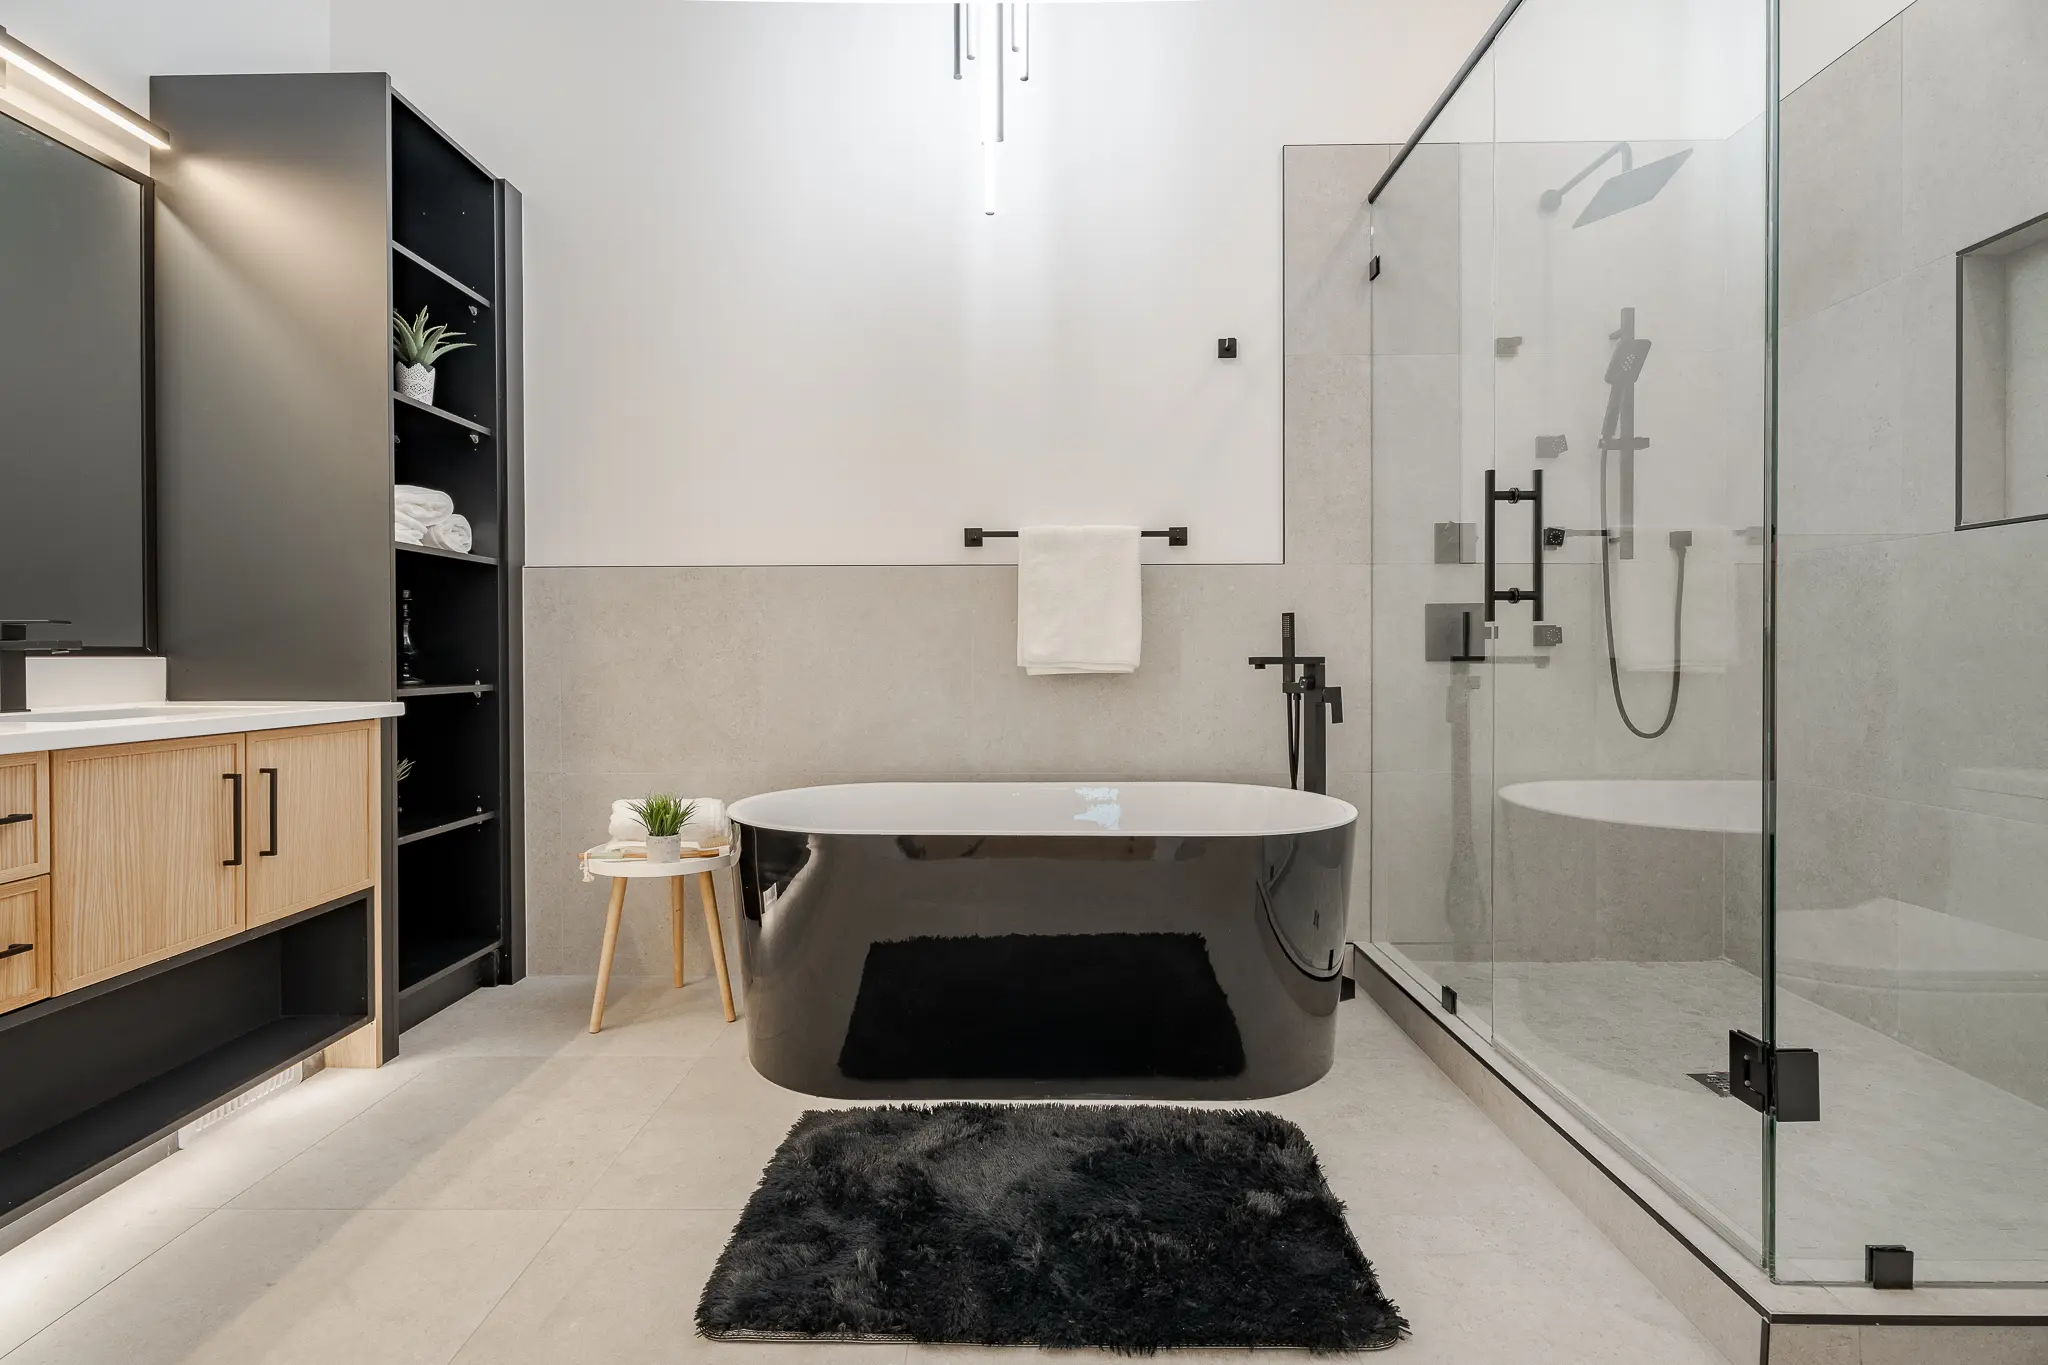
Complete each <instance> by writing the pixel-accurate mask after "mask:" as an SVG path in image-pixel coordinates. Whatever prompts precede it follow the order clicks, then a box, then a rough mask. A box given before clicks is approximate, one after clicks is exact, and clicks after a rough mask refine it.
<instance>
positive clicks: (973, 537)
mask: <svg viewBox="0 0 2048 1365" xmlns="http://www.w3.org/2000/svg"><path fill="white" fill-rule="evenodd" d="M965 534H966V537H967V548H968V549H970V550H979V549H980V548H981V543H982V542H983V541H984V540H1015V539H1016V538H1017V533H1016V532H1015V531H984V530H982V529H981V528H980V527H979V526H970V527H968V528H967V530H966V532H965ZM1138 534H1139V535H1141V536H1143V537H1145V539H1147V540H1163V541H1165V542H1166V543H1167V544H1168V545H1185V544H1187V543H1188V528H1187V527H1185V526H1169V527H1167V528H1166V529H1165V530H1164V531H1140V532H1138Z"/></svg>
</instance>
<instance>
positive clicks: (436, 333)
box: [391, 308, 476, 403]
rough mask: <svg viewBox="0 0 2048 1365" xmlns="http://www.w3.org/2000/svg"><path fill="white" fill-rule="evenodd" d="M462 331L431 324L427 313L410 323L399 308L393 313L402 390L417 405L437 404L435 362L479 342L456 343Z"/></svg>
mask: <svg viewBox="0 0 2048 1365" xmlns="http://www.w3.org/2000/svg"><path fill="white" fill-rule="evenodd" d="M461 335H462V333H461V332H451V331H449V330H448V328H447V326H446V325H445V324H442V323H435V324H434V325H433V326H428V325H427V310H426V309H424V308H422V309H420V315H419V316H418V317H416V318H414V319H413V320H412V321H410V322H407V321H406V320H405V315H404V314H403V313H400V312H399V311H398V310H397V309H396V308H394V309H392V310H391V349H392V352H393V353H394V354H395V355H396V356H397V357H398V362H397V366H396V369H397V373H398V391H399V392H400V393H402V394H404V395H405V396H406V397H407V398H410V399H413V400H415V401H416V402H421V403H431V402H433V401H434V362H435V361H437V360H439V359H440V358H441V357H442V356H444V355H447V354H448V353H449V352H450V351H459V350H461V349H462V348H463V347H465V346H473V345H475V344H476V343H475V342H470V341H456V340H454V339H453V338H455V337H459V336H461Z"/></svg>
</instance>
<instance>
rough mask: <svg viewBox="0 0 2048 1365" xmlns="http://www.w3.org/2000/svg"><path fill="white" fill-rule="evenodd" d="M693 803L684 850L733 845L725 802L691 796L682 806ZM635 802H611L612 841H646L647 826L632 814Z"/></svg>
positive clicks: (685, 835)
mask: <svg viewBox="0 0 2048 1365" xmlns="http://www.w3.org/2000/svg"><path fill="white" fill-rule="evenodd" d="M692 803H694V804H695V805H696V807H697V809H696V810H694V811H692V812H690V823H689V824H687V825H684V826H683V847H684V848H697V849H704V848H721V847H723V846H725V845H726V844H729V843H731V842H732V822H731V821H730V820H728V819H726V818H725V802H723V801H721V800H719V799H718V798H717V797H715V796H692V797H687V798H685V799H684V801H683V804H684V805H686V806H687V805H690V804H692ZM634 805H635V802H634V801H614V802H612V823H611V829H610V831H609V833H610V834H611V836H612V838H613V839H614V840H622V841H624V842H627V843H641V842H643V841H645V840H646V838H647V826H645V825H643V824H641V823H640V817H639V816H637V815H635V814H633V806H634Z"/></svg>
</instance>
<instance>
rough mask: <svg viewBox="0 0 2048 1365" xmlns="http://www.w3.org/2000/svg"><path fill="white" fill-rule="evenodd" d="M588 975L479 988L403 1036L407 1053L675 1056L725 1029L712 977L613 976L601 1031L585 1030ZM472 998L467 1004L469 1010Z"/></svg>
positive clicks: (693, 1053) (701, 1047) (705, 1047)
mask: <svg viewBox="0 0 2048 1365" xmlns="http://www.w3.org/2000/svg"><path fill="white" fill-rule="evenodd" d="M596 989H597V978H596V977H594V976H529V977H527V978H526V979H525V980H523V981H520V982H517V983H516V984H514V985H510V986H500V987H498V988H496V989H495V990H488V991H478V992H477V993H476V994H475V995H473V996H470V997H468V999H466V1000H465V1001H464V1002H463V1008H462V1009H459V1010H443V1011H441V1013H439V1014H437V1015H435V1016H434V1017H433V1018H431V1019H429V1020H427V1021H426V1022H425V1023H423V1024H420V1025H419V1026H418V1027H416V1028H414V1029H412V1030H411V1031H410V1032H408V1033H407V1034H406V1035H405V1038H404V1041H403V1046H404V1049H405V1051H406V1053H408V1054H411V1053H426V1054H432V1055H434V1056H440V1057H454V1056H482V1057H571V1056H573V1057H585V1056H605V1057H678V1058H696V1057H701V1056H703V1055H704V1054H705V1053H706V1052H708V1051H710V1050H711V1047H712V1044H713V1042H714V1041H715V1040H716V1039H717V1038H718V1037H719V1035H720V1034H721V1033H723V1032H725V1030H726V1027H727V1026H726V1022H725V1012H724V1009H723V1007H722V1006H721V1005H720V1003H719V999H718V986H717V983H716V982H714V981H709V980H705V981H695V980H693V981H691V982H690V984H689V985H688V986H686V987H684V988H683V989H682V990H677V989H675V988H674V987H673V986H671V985H670V984H669V982H668V981H667V980H665V979H661V980H657V979H654V978H650V977H621V976H614V977H613V978H612V980H611V988H610V989H609V990H608V991H606V993H605V1008H604V1029H603V1031H602V1032H600V1033H592V1032H590V1028H589V1025H590V1003H591V999H592V996H593V994H594V992H595V991H596ZM471 1002H474V1007H473V1008H472V1007H471Z"/></svg>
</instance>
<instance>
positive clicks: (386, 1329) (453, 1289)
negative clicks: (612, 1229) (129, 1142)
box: [8, 1209, 561, 1365]
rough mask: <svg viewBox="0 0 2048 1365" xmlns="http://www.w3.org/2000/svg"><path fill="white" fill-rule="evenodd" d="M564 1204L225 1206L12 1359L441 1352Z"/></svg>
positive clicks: (417, 1364) (464, 1332)
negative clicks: (322, 1208) (425, 1208)
mask: <svg viewBox="0 0 2048 1365" xmlns="http://www.w3.org/2000/svg"><path fill="white" fill-rule="evenodd" d="M560 1222H561V1215H560V1214H552V1213H508V1212H478V1211H469V1210H464V1211H434V1212H420V1211H393V1212H363V1211H358V1212H354V1213H342V1212H306V1211H281V1210H268V1209H265V1210H242V1209H224V1210H221V1211H219V1212H216V1213H213V1214H210V1215H208V1216H207V1218H206V1219H205V1221H204V1222H202V1223H200V1224H199V1225H198V1226H197V1227H195V1228H193V1229H192V1230H191V1231H190V1232H187V1233H186V1234H185V1235H184V1236H182V1237H180V1238H178V1239H177V1240H176V1241H175V1242H172V1243H171V1244H170V1245H169V1246H167V1247H165V1248H164V1249H163V1250H161V1251H159V1252H157V1253H156V1254H155V1255H154V1256H151V1257H150V1258H149V1259H148V1260H146V1261H144V1262H143V1263H142V1264H141V1265H139V1266H137V1267H136V1268H135V1269H133V1270H131V1271H130V1272H128V1274H126V1275H124V1276H122V1277H121V1278H120V1279H119V1280H117V1281H116V1282H115V1283H114V1284H113V1285H111V1286H110V1287H108V1288H107V1289H105V1290H102V1291H101V1292H100V1293H98V1294H96V1295H94V1296H93V1297H92V1298H91V1299H89V1300H87V1301H86V1302H85V1303H84V1304H83V1305H81V1306H79V1307H78V1308H76V1309H73V1310H72V1311H71V1312H70V1313H68V1314H66V1315H65V1316H64V1317H62V1318H61V1319H59V1320H58V1321H57V1322H56V1323H55V1324H54V1325H52V1326H51V1327H50V1328H48V1329H47V1330H45V1331H44V1332H42V1333H41V1334H39V1335H38V1336H36V1337H35V1338H33V1339H32V1340H30V1341H29V1342H28V1343H27V1344H26V1345H24V1346H22V1347H21V1348H20V1349H19V1350H18V1351H16V1352H15V1353H14V1354H13V1355H10V1356H9V1357H8V1362H9V1365H43V1363H44V1362H48V1365H182V1363H184V1362H191V1363H192V1365H198V1363H199V1362H204V1365H257V1363H258V1362H263V1363H264V1365H271V1363H273V1362H275V1363H276V1365H283V1362H290V1363H291V1365H328V1363H329V1362H332V1365H370V1363H371V1362H374V1365H443V1362H446V1361H447V1360H449V1359H450V1358H451V1357H452V1356H453V1355H454V1354H455V1352H456V1351H457V1350H459V1349H460V1348H461V1346H462V1343H463V1342H464V1341H465V1340H466V1339H467V1338H468V1337H469V1335H470V1334H471V1333H472V1332H473V1331H474V1330H475V1329H476V1327H477V1325H478V1324H479V1323H481V1322H482V1321H483V1320H484V1317H485V1315H486V1314H487V1313H489V1312H490V1310H491V1307H492V1305H494V1304H495V1303H496V1302H497V1301H498V1299H499V1297H500V1296H501V1295H502V1294H504V1292H505V1290H506V1288H507V1287H508V1286H509V1285H511V1284H512V1282H513V1281H514V1280H515V1279H516V1278H517V1277H518V1275H519V1273H520V1272H521V1271H522V1270H523V1269H525V1267H526V1265H527V1263H528V1262H529V1261H531V1260H532V1259H533V1257H534V1256H535V1254H536V1253H537V1252H539V1250H540V1249H541V1247H542V1245H543V1244H544V1243H545V1242H546V1241H547V1239H548V1237H549V1235H550V1234H551V1233H553V1232H554V1230H555V1228H556V1227H557V1226H558V1225H559V1224H560Z"/></svg>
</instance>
